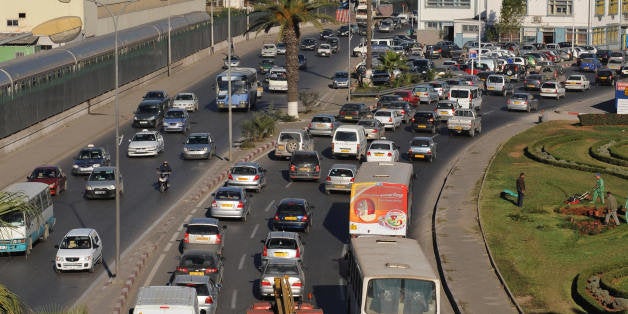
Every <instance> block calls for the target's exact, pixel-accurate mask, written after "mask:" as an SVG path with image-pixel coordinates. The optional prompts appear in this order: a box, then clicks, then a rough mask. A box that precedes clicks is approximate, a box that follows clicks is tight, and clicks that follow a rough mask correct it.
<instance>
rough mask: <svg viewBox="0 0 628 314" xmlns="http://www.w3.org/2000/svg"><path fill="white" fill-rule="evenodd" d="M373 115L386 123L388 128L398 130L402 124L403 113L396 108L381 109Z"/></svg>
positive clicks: (385, 126)
mask: <svg viewBox="0 0 628 314" xmlns="http://www.w3.org/2000/svg"><path fill="white" fill-rule="evenodd" d="M373 117H374V118H375V119H377V120H379V122H381V123H382V124H383V125H384V128H386V129H392V130H393V131H394V130H396V129H397V128H398V127H399V126H401V121H402V120H403V115H402V114H401V113H400V112H399V111H397V110H395V109H379V110H377V111H376V112H375V114H374V115H373Z"/></svg>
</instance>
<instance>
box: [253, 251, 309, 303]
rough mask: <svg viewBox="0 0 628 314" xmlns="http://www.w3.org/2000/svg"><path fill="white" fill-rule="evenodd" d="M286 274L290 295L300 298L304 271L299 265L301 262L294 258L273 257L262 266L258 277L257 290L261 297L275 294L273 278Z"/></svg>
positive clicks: (303, 283) (303, 282)
mask: <svg viewBox="0 0 628 314" xmlns="http://www.w3.org/2000/svg"><path fill="white" fill-rule="evenodd" d="M284 276H288V282H289V283H290V290H292V296H293V297H295V298H301V297H302V296H303V290H304V286H305V272H304V271H303V268H302V267H301V262H299V261H298V260H295V259H284V258H274V259H270V260H268V263H266V265H264V266H263V267H262V275H261V277H260V285H259V292H260V295H261V296H262V297H272V296H274V295H275V292H274V289H273V285H274V284H275V278H283V277H284Z"/></svg>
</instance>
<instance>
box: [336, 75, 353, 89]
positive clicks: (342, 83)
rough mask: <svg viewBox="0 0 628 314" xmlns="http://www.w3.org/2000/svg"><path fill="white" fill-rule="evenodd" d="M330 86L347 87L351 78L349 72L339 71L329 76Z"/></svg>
mask: <svg viewBox="0 0 628 314" xmlns="http://www.w3.org/2000/svg"><path fill="white" fill-rule="evenodd" d="M331 80H332V87H333V88H334V89H336V88H349V86H350V85H351V84H350V82H351V78H350V77H349V73H348V72H347V71H339V72H336V73H335V74H334V76H332V78H331Z"/></svg>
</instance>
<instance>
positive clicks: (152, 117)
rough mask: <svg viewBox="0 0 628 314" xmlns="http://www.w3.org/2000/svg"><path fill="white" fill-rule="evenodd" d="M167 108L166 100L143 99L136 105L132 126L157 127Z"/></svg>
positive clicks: (161, 121) (160, 123)
mask: <svg viewBox="0 0 628 314" xmlns="http://www.w3.org/2000/svg"><path fill="white" fill-rule="evenodd" d="M167 108H168V101H167V100H163V99H162V100H160V99H144V100H142V102H140V104H139V105H138V106H137V110H135V113H134V114H135V115H134V116H133V127H134V128H158V127H159V126H161V125H162V123H163V120H164V114H165V112H166V109H167Z"/></svg>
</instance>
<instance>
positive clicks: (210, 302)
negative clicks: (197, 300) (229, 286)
mask: <svg viewBox="0 0 628 314" xmlns="http://www.w3.org/2000/svg"><path fill="white" fill-rule="evenodd" d="M205 304H214V298H212V297H211V296H208V297H207V298H205Z"/></svg>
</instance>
